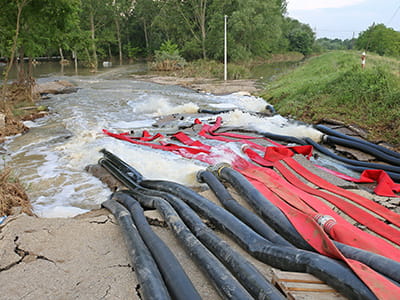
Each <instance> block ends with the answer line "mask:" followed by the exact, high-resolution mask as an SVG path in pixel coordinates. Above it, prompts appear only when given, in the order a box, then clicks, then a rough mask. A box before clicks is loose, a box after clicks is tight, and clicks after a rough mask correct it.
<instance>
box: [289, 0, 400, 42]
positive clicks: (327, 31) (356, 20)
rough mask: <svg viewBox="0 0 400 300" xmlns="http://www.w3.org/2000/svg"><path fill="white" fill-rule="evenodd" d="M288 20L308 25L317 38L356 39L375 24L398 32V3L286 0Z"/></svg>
mask: <svg viewBox="0 0 400 300" xmlns="http://www.w3.org/2000/svg"><path fill="white" fill-rule="evenodd" d="M287 2H288V5H287V11H288V16H289V17H291V18H293V19H297V20H299V21H300V22H302V23H305V24H308V25H310V27H311V28H312V29H313V30H314V32H315V33H316V35H317V38H322V37H327V38H330V39H334V38H339V39H342V40H344V39H351V38H352V37H355V38H357V37H358V35H359V33H360V32H362V31H365V30H366V29H368V27H369V26H371V25H372V24H373V23H374V22H375V24H381V23H383V24H385V26H386V27H389V28H393V29H394V30H397V31H400V0H287Z"/></svg>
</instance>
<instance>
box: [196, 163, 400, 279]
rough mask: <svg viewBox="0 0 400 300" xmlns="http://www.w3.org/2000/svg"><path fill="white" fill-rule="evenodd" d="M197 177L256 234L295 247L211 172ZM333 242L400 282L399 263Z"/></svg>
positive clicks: (341, 250) (345, 254) (355, 257)
mask: <svg viewBox="0 0 400 300" xmlns="http://www.w3.org/2000/svg"><path fill="white" fill-rule="evenodd" d="M197 177H198V179H199V180H200V181H201V182H205V183H206V184H207V185H208V186H209V187H210V188H211V190H212V191H213V192H214V194H215V195H216V196H217V198H218V199H219V200H220V202H221V203H222V204H223V205H224V207H225V208H227V209H228V210H229V211H230V212H231V213H232V214H234V215H235V216H236V217H238V218H239V219H240V220H241V221H242V222H244V223H245V224H247V225H248V226H249V227H251V228H252V229H253V230H254V231H255V232H257V233H258V234H260V235H261V236H262V237H264V238H266V239H267V240H269V241H271V242H272V243H273V244H275V245H282V246H289V247H293V245H291V244H290V243H289V242H287V241H286V240H285V239H283V238H282V237H281V236H280V235H277V233H276V232H275V231H273V230H272V229H271V228H270V227H269V226H268V225H267V224H266V223H264V222H263V221H262V220H261V219H260V218H258V216H257V215H255V214H253V213H252V212H251V211H249V210H247V209H246V208H244V207H243V206H241V205H240V204H239V203H237V202H236V200H235V199H233V197H232V196H231V195H230V194H229V192H228V191H227V190H226V189H225V187H224V185H223V184H222V183H221V182H220V181H219V180H218V178H217V177H216V176H214V174H213V173H211V172H209V171H200V172H199V173H197ZM276 236H278V238H276ZM332 242H333V243H334V244H335V245H336V247H337V248H338V249H339V250H340V252H342V254H343V255H344V256H345V257H347V258H350V259H354V260H358V261H360V262H362V263H364V264H365V265H367V266H369V267H371V268H372V269H374V270H375V271H377V272H379V273H381V274H382V275H384V276H386V277H388V278H389V279H391V280H394V281H397V282H400V280H399V279H400V263H398V262H397V261H394V260H391V259H389V258H387V257H384V256H381V255H378V254H375V253H371V252H369V251H365V250H362V249H359V248H355V247H352V246H348V245H345V244H342V243H340V242H337V241H334V240H333V241H332Z"/></svg>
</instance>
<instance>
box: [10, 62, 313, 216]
mask: <svg viewBox="0 0 400 300" xmlns="http://www.w3.org/2000/svg"><path fill="white" fill-rule="evenodd" d="M53 67H54V66H53ZM58 68H59V65H58V67H57V69H54V68H53V69H51V70H50V69H49V70H46V71H41V73H40V74H37V75H36V78H38V79H37V80H38V82H39V83H40V82H46V81H53V80H68V81H70V82H72V83H73V84H75V85H76V86H77V87H78V88H79V89H78V91H77V92H76V93H72V94H65V95H53V96H51V97H50V98H48V99H46V100H42V101H41V102H40V103H38V104H40V105H47V106H48V107H49V109H50V112H51V113H50V114H49V115H48V116H46V117H44V118H42V119H38V120H35V121H33V122H32V121H29V122H26V125H27V126H28V127H30V130H29V131H28V132H27V133H25V134H23V135H19V136H16V137H12V138H9V139H7V141H6V143H5V145H4V146H5V149H6V155H5V161H6V164H7V165H9V166H11V167H12V168H13V169H14V170H16V172H17V173H18V174H17V175H18V176H19V178H20V180H21V182H22V183H23V184H24V185H25V186H26V188H27V193H28V195H29V197H30V199H31V202H32V205H33V208H34V212H35V213H36V214H37V215H39V216H41V217H69V216H74V215H77V214H79V213H83V212H86V211H88V210H90V209H94V208H98V207H99V206H100V204H101V203H102V202H103V201H105V200H107V198H108V197H109V195H110V190H109V189H108V188H107V187H106V186H105V185H104V184H103V183H101V182H100V181H99V180H98V179H97V178H95V177H93V176H92V175H91V174H88V173H87V172H85V171H84V168H85V166H87V165H89V164H96V163H97V161H98V159H99V158H100V157H101V156H102V155H101V154H100V153H99V150H101V149H103V148H106V149H107V150H109V151H111V152H113V153H115V154H116V155H118V156H120V157H121V158H122V159H123V160H125V161H126V162H128V163H130V164H131V165H132V166H134V167H135V168H136V169H138V170H139V171H140V172H141V173H142V174H143V175H144V177H145V178H148V179H167V180H173V181H177V182H180V183H183V184H186V185H191V186H195V185H198V183H196V180H195V174H196V172H197V171H198V170H200V169H203V168H204V167H205V164H204V163H201V162H198V161H193V160H188V159H183V158H182V157H180V156H177V155H175V154H172V153H169V152H163V151H161V150H153V149H150V148H148V147H143V146H137V145H133V144H129V143H127V142H123V141H120V140H116V139H114V138H111V137H108V136H106V135H105V134H103V133H102V129H108V130H110V131H112V132H123V131H130V130H133V131H135V132H138V133H140V132H141V131H142V130H149V131H150V132H151V133H156V132H162V133H172V132H176V131H177V130H178V129H177V128H176V126H177V124H176V123H173V124H171V125H170V126H166V127H162V128H155V127H154V126H153V125H154V124H155V122H157V120H158V119H159V118H161V117H163V116H166V115H170V114H176V113H184V114H195V113H196V112H197V111H198V109H199V108H205V109H213V110H221V109H231V108H237V109H238V110H235V111H234V112H231V113H226V114H222V115H221V116H222V118H223V122H224V125H227V126H237V127H241V128H250V129H255V130H259V131H271V132H275V133H280V134H290V135H298V136H304V135H306V136H310V137H313V138H316V139H317V138H318V137H319V135H320V133H319V132H317V131H315V130H314V129H312V128H311V127H307V126H299V125H298V124H297V125H296V124H292V123H291V122H288V120H286V119H284V118H283V117H281V116H279V115H277V116H274V117H268V118H265V117H264V118H261V117H258V116H254V115H251V114H249V113H246V111H250V112H258V111H262V110H264V109H265V106H266V102H265V101H264V100H262V99H261V98H257V97H249V96H242V95H238V94H231V95H224V96H215V95H211V94H201V93H197V92H195V91H192V90H190V89H186V88H183V87H179V86H165V85H159V84H153V83H149V82H143V81H137V80H134V79H133V78H132V76H131V75H132V74H138V73H143V72H144V71H145V66H144V65H142V64H136V65H128V66H122V67H115V68H109V69H102V70H100V72H99V73H97V74H87V73H86V74H82V73H81V74H79V75H75V73H74V70H69V71H66V69H64V70H62V71H61V70H59V69H58ZM70 71H71V72H72V73H71V72H70ZM215 118H216V116H208V117H206V120H211V119H215ZM193 120H194V117H193V118H192V119H190V118H189V119H185V122H191V121H193ZM234 147H235V146H234V145H233V146H232V148H234Z"/></svg>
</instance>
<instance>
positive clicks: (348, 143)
mask: <svg viewBox="0 0 400 300" xmlns="http://www.w3.org/2000/svg"><path fill="white" fill-rule="evenodd" d="M323 142H327V143H329V144H337V145H341V146H345V147H349V148H353V149H358V150H361V151H362V152H364V153H368V154H371V155H373V156H375V157H376V158H378V159H380V160H381V161H384V162H387V163H389V164H392V165H396V166H400V158H396V157H393V156H391V155H389V154H386V153H384V152H382V151H380V150H378V149H376V148H375V147H371V146H369V145H366V144H363V143H359V142H355V141H352V140H348V139H342V138H339V137H336V136H329V135H325V136H324V137H323Z"/></svg>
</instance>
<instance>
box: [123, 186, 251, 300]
mask: <svg viewBox="0 0 400 300" xmlns="http://www.w3.org/2000/svg"><path fill="white" fill-rule="evenodd" d="M140 190H143V189H140ZM130 193H131V194H133V195H134V196H135V198H136V199H137V200H138V201H140V203H141V204H142V205H144V206H146V207H153V208H156V209H157V210H158V211H159V212H160V213H161V215H162V216H163V218H164V220H165V221H166V222H167V224H168V226H169V227H170V228H171V229H172V231H173V232H174V234H175V236H176V237H177V238H178V240H179V241H180V242H181V244H182V245H183V246H184V247H185V248H186V250H187V251H188V252H189V254H190V256H191V257H193V258H194V260H195V261H196V262H197V265H198V266H199V267H200V268H201V269H202V270H203V271H204V272H205V273H206V275H207V277H208V278H210V280H211V282H212V283H213V285H214V287H215V288H216V290H217V291H218V293H219V294H220V296H221V297H222V298H224V299H237V300H241V299H252V297H251V296H250V295H249V294H248V293H247V291H246V290H245V289H244V288H243V287H242V286H241V285H240V284H239V283H238V282H237V281H236V279H235V278H234V277H233V276H232V274H231V273H229V271H228V270H227V269H226V268H225V267H224V266H223V265H222V264H221V262H220V261H219V260H218V259H217V258H216V257H215V256H214V254H213V253H211V252H210V251H209V250H208V249H207V248H206V247H205V246H204V245H203V244H202V243H201V242H200V241H199V240H198V239H197V238H196V237H195V236H194V235H193V233H192V232H191V231H190V230H189V229H188V228H187V226H186V224H185V223H184V222H183V221H182V220H181V218H180V216H179V215H178V214H177V213H176V211H175V210H174V209H173V208H172V207H171V205H170V204H169V203H168V202H166V201H165V200H164V199H161V198H159V197H154V196H149V195H145V194H143V193H141V192H139V191H138V190H137V189H134V190H130ZM187 299H191V298H187Z"/></svg>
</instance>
